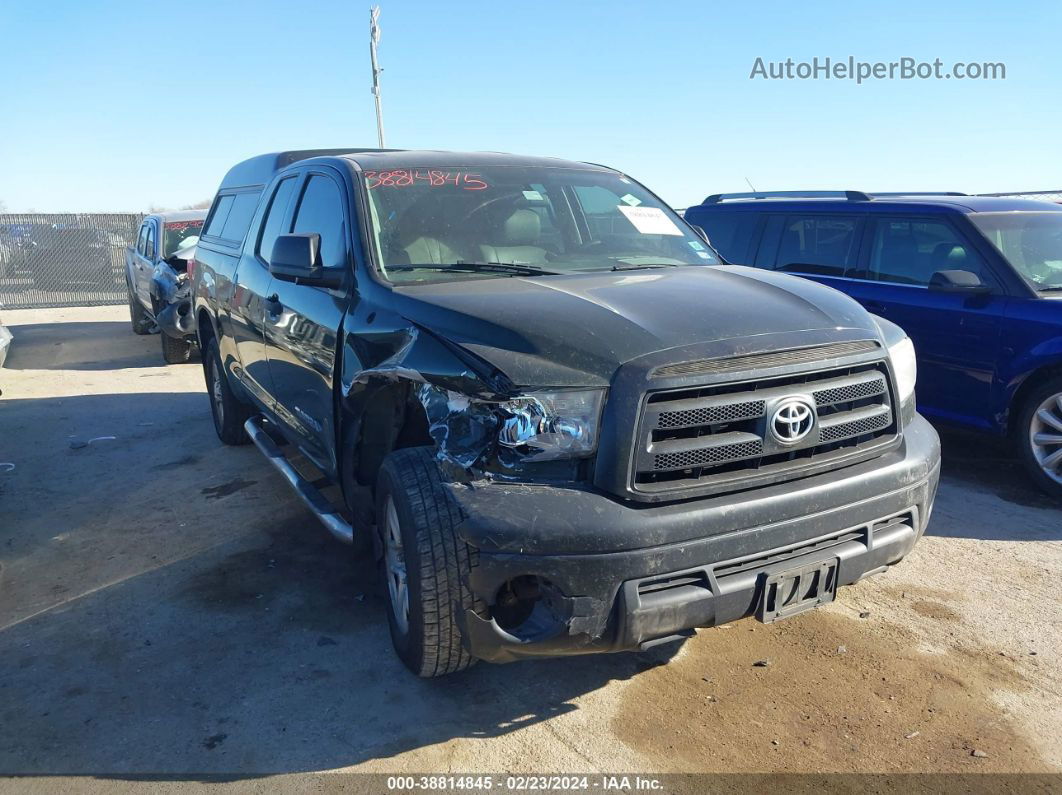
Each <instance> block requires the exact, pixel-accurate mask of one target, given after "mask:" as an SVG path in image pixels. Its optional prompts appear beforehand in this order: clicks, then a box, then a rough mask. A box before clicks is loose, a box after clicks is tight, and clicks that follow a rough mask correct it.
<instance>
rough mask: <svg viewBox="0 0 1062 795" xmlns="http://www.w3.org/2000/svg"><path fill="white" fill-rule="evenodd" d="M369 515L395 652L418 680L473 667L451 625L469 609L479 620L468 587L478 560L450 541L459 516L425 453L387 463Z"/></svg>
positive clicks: (396, 456)
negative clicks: (373, 519) (376, 535)
mask: <svg viewBox="0 0 1062 795" xmlns="http://www.w3.org/2000/svg"><path fill="white" fill-rule="evenodd" d="M376 515H377V521H378V523H379V527H380V533H381V534H382V536H383V538H382V545H383V550H384V556H383V574H384V578H385V580H386V581H387V586H388V588H387V596H388V600H387V601H388V611H387V620H388V623H389V624H390V627H391V640H392V642H393V643H394V647H395V651H396V652H398V656H399V657H400V658H401V659H402V662H403V663H405V664H406V667H407V668H409V670H410V671H412V672H413V673H415V674H416V675H417V676H421V677H425V678H430V677H435V676H443V675H444V674H451V673H456V672H457V671H463V670H464V669H466V668H468V667H469V666H471V665H472V664H473V663H475V661H476V660H475V658H474V657H472V656H471V655H470V654H469V653H468V651H467V650H466V649H465V647H464V646H463V645H462V643H461V632H460V630H459V629H458V624H457V617H458V616H459V615H460V614H462V613H463V612H464V611H466V610H470V609H471V610H474V611H476V612H477V613H479V614H480V615H485V613H486V606H485V605H484V604H483V602H482V601H480V600H478V599H476V598H475V597H474V596H473V594H472V590H471V588H470V587H469V584H468V578H469V575H470V574H471V572H472V569H473V568H474V567H475V565H476V554H477V553H476V550H475V549H473V548H472V547H470V546H468V545H467V544H466V543H465V542H464V541H463V540H461V538H460V537H459V536H458V535H457V533H456V527H457V525H458V524H459V523H460V522H461V520H462V518H463V515H462V513H461V510H460V508H459V507H458V506H457V504H456V503H455V502H454V501H453V499H452V498H451V497H450V495H449V494H448V493H447V491H446V489H445V488H444V487H443V484H442V477H441V475H440V472H439V466H438V463H437V462H436V460H435V456H434V451H433V450H432V449H431V448H428V447H411V448H406V449H404V450H396V451H395V452H393V453H391V454H390V455H389V456H387V458H386V459H385V460H384V463H383V466H382V467H381V469H380V476H379V480H378V483H377V489H376ZM403 586H404V587H403ZM403 590H404V596H403V595H402V592H403Z"/></svg>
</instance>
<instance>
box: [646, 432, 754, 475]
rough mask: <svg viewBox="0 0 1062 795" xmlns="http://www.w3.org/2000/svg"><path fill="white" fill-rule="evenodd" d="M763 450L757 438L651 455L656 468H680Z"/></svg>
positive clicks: (713, 462) (732, 458) (747, 456)
mask: <svg viewBox="0 0 1062 795" xmlns="http://www.w3.org/2000/svg"><path fill="white" fill-rule="evenodd" d="M762 452H763V442H761V441H760V440H759V439H757V440H755V441H750V442H738V443H737V444H724V445H720V446H718V447H702V448H701V449H700V450H684V451H682V452H680V453H664V454H663V455H658V456H654V457H653V464H654V466H655V467H656V468H657V469H682V468H684V467H694V466H703V465H704V464H718V463H722V462H724V461H733V460H735V459H738V458H751V457H752V456H756V455H759V454H760V453H762Z"/></svg>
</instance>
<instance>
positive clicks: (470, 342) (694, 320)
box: [394, 266, 878, 386]
mask: <svg viewBox="0 0 1062 795" xmlns="http://www.w3.org/2000/svg"><path fill="white" fill-rule="evenodd" d="M394 295H395V298H396V302H397V305H396V307H395V308H396V309H397V310H398V311H399V312H400V313H401V314H402V315H403V316H405V317H406V318H407V319H409V320H411V321H413V322H414V323H416V324H418V325H420V326H422V327H424V328H426V329H428V330H429V331H431V332H434V333H437V334H440V335H442V336H445V337H446V338H448V339H449V340H451V341H453V342H456V343H458V344H459V345H461V346H463V347H465V348H466V349H468V350H470V351H472V352H473V353H475V354H476V355H478V356H480V357H482V358H484V359H486V360H487V361H488V362H490V363H491V364H493V365H494V366H495V367H497V368H499V369H500V370H501V371H502V372H504V373H506V375H508V376H509V378H510V379H512V381H513V382H514V383H516V384H518V385H522V386H603V385H606V384H608V382H609V381H610V380H611V378H612V376H613V374H614V373H615V371H616V369H617V368H618V367H619V366H621V365H623V364H625V363H626V362H629V361H631V360H633V359H637V358H638V357H640V356H645V355H647V354H650V353H658V352H660V351H664V350H667V349H670V348H680V347H688V346H690V345H691V344H696V343H707V342H720V341H724V340H735V341H736V340H741V344H740V346H739V345H735V346H733V347H734V349H735V350H738V349H739V348H740V350H741V351H742V352H749V351H750V350H751V349H752V348H754V346H752V347H751V348H750V345H749V338H750V337H755V336H760V335H773V337H771V338H770V339H771V340H772V342H771V345H772V346H774V347H777V344H778V343H777V339H778V337H777V335H778V334H779V333H783V334H784V333H786V332H802V331H810V330H822V329H857V330H865V331H866V332H868V335H867V336H868V337H873V338H876V337H877V336H878V330H877V327H876V326H875V325H874V322H873V320H872V318H871V316H870V315H869V314H868V313H867V312H866V311H865V310H864V309H863V308H862V307H861V306H860V305H859V304H858V303H856V302H855V301H853V300H852V299H850V298H849V297H847V296H846V295H844V294H842V293H840V292H838V291H836V290H833V289H831V288H829V287H824V286H822V285H820V284H816V283H814V282H811V281H808V280H806V279H801V278H798V277H795V276H787V275H785V274H780V273H775V272H771V271H763V270H757V269H754V268H744V267H739V266H689V267H679V268H658V269H652V270H641V271H618V272H605V273H587V274H570V275H561V276H540V277H533V278H523V277H514V278H508V277H501V278H491V279H467V280H461V281H454V282H443V283H438V284H421V285H410V286H396V287H395V290H394ZM764 344H765V345H767V344H768V343H767V342H766V341H765V343H764ZM766 349H769V348H766ZM724 355H725V354H724Z"/></svg>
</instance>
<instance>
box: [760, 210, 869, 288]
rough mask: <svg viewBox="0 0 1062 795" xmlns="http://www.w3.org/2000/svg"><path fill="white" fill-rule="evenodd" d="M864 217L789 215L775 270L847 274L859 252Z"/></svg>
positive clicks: (834, 274)
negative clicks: (861, 224) (860, 225)
mask: <svg viewBox="0 0 1062 795" xmlns="http://www.w3.org/2000/svg"><path fill="white" fill-rule="evenodd" d="M859 223H860V219H859V218H856V217H855V216H833V217H830V216H789V217H788V218H786V220H785V226H784V227H783V228H782V239H781V241H780V243H779V246H778V256H777V257H776V258H775V261H774V268H775V270H780V271H787V272H789V273H807V274H811V275H815V276H844V274H845V270H846V269H848V268H850V267H853V266H854V265H855V260H856V257H857V256H858V240H859V235H858V231H859Z"/></svg>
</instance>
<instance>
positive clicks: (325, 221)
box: [292, 174, 347, 268]
mask: <svg viewBox="0 0 1062 795" xmlns="http://www.w3.org/2000/svg"><path fill="white" fill-rule="evenodd" d="M344 229H345V226H344V223H343V194H341V193H340V192H339V186H338V185H336V183H335V182H334V181H333V180H332V179H330V178H329V177H325V176H321V175H319V174H314V175H313V176H311V177H310V179H309V181H308V182H307V183H306V188H305V190H303V192H302V199H301V200H300V201H299V209H298V211H297V212H296V214H295V224H294V227H293V229H292V231H293V232H295V233H296V234H307V233H310V232H316V233H317V234H319V235H320V236H321V250H320V262H321V265H322V266H323V267H325V268H342V267H345V266H346V264H347V243H346V239H345V232H344Z"/></svg>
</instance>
